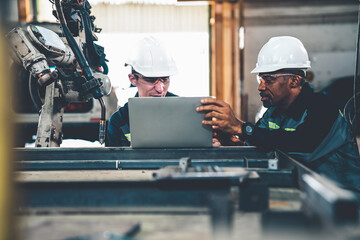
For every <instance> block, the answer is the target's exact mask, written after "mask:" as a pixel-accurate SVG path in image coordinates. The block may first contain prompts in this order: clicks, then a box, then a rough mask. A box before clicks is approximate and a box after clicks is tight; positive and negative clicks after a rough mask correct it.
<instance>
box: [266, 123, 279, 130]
mask: <svg viewBox="0 0 360 240" xmlns="http://www.w3.org/2000/svg"><path fill="white" fill-rule="evenodd" d="M269 128H270V129H279V128H280V127H279V125H277V124H276V123H273V122H269Z"/></svg>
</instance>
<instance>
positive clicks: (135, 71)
mask: <svg viewBox="0 0 360 240" xmlns="http://www.w3.org/2000/svg"><path fill="white" fill-rule="evenodd" d="M125 66H131V73H130V74H129V75H128V77H129V80H130V83H131V85H132V86H136V87H137V89H138V92H137V93H136V95H135V97H170V96H176V95H174V94H172V93H170V92H168V88H169V85H170V76H172V75H174V74H176V73H177V68H176V65H175V62H174V60H173V58H172V57H171V55H170V53H169V52H168V50H167V49H166V48H165V46H164V45H163V43H162V42H160V41H159V40H158V39H156V38H154V37H145V38H143V39H141V40H140V41H139V42H138V43H137V46H136V48H135V49H133V51H132V52H131V54H130V56H129V57H128V60H127V61H126V63H125ZM130 143H131V135H130V128H129V109H128V103H126V104H125V105H124V106H123V107H121V108H120V109H119V110H118V111H117V112H115V113H114V114H113V115H112V116H111V118H110V120H109V125H108V131H107V146H130Z"/></svg>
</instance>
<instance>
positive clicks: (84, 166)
mask: <svg viewBox="0 0 360 240" xmlns="http://www.w3.org/2000/svg"><path fill="white" fill-rule="evenodd" d="M268 164H269V162H268V159H247V166H248V167H249V168H268ZM177 165H179V160H172V159H161V160H152V159H149V160H47V161H45V160H44V161H17V162H16V163H15V169H16V170H18V171H29V170H30V171H38V170H90V169H94V170H101V169H109V170H115V169H124V170H125V169H159V168H163V167H166V166H177ZM192 165H193V166H219V167H244V160H243V159H216V160H215V159H214V160H192Z"/></svg>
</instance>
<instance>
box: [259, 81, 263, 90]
mask: <svg viewBox="0 0 360 240" xmlns="http://www.w3.org/2000/svg"><path fill="white" fill-rule="evenodd" d="M264 90H265V83H264V82H263V81H260V83H259V86H258V91H264Z"/></svg>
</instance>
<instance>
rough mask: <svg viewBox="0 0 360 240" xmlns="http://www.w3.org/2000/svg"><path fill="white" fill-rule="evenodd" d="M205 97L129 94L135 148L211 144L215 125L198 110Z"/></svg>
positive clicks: (183, 146) (131, 129) (132, 138)
mask: <svg viewBox="0 0 360 240" xmlns="http://www.w3.org/2000/svg"><path fill="white" fill-rule="evenodd" d="M203 98H205V97H164V98H155V97H145V98H129V120H130V133H131V146H132V147H133V148H185V147H191V148H193V147H212V129H211V127H210V126H205V125H203V124H202V123H201V121H202V120H203V119H204V113H198V112H196V107H197V106H200V105H201V103H200V100H201V99H203Z"/></svg>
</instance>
